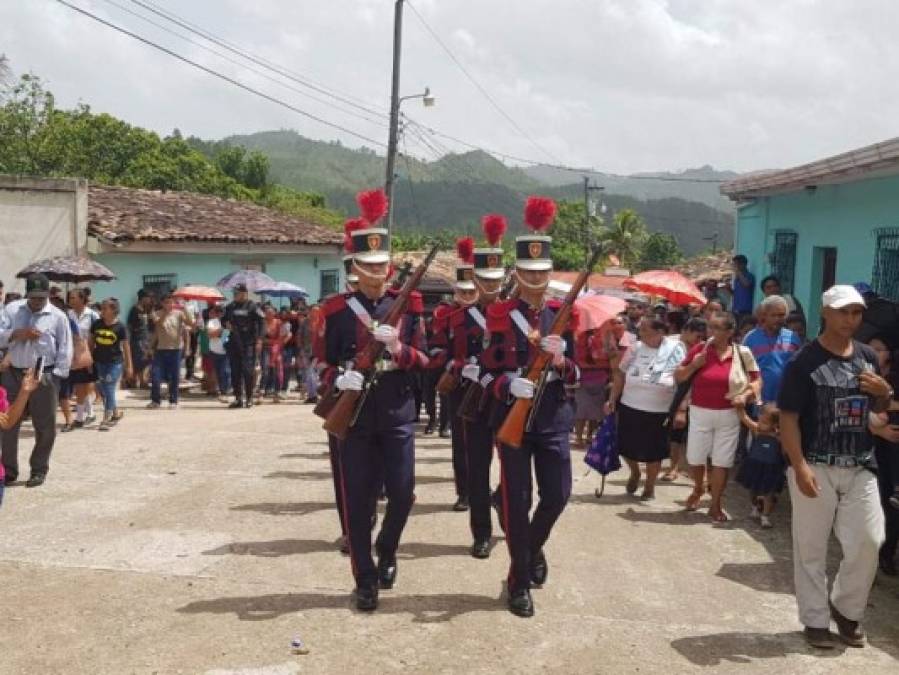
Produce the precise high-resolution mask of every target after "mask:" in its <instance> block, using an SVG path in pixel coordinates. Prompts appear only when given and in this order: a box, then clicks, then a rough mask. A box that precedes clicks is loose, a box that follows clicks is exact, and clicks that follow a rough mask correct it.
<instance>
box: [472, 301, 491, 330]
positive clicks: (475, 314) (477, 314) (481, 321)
mask: <svg viewBox="0 0 899 675" xmlns="http://www.w3.org/2000/svg"><path fill="white" fill-rule="evenodd" d="M468 316H470V317H471V318H472V319H474V322H475V323H476V324H478V326H480V327H481V330H487V320H486V319H485V318H484V315H483V314H481V310H479V309H478V308H477V307H475V306H474V305H472V306H471V307H469V308H468Z"/></svg>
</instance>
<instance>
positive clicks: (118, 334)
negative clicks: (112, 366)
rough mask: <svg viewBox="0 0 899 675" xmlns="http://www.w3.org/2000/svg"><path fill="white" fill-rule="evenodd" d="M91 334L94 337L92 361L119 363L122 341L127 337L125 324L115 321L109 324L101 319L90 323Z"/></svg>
mask: <svg viewBox="0 0 899 675" xmlns="http://www.w3.org/2000/svg"><path fill="white" fill-rule="evenodd" d="M91 335H92V336H93V338H94V361H96V362H97V363H120V362H121V361H122V358H123V357H122V343H123V342H124V341H125V340H127V339H128V334H127V332H126V331H125V326H123V325H122V324H121V322H119V321H116V322H115V323H114V324H112V325H111V326H109V325H107V324H106V322H105V321H103V319H97V320H96V321H94V323H93V324H91Z"/></svg>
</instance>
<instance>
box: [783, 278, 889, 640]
mask: <svg viewBox="0 0 899 675" xmlns="http://www.w3.org/2000/svg"><path fill="white" fill-rule="evenodd" d="M822 305H823V309H822V316H823V318H824V331H823V332H822V333H821V335H819V336H818V338H817V339H816V340H814V341H812V342H810V343H809V344H807V345H806V346H805V347H803V348H802V349H801V350H800V351H799V353H798V354H797V355H796V357H795V358H794V359H793V360H792V361H791V362H790V363H789V364H787V367H786V370H785V372H784V377H783V383H782V385H781V391H780V395H779V397H778V406H779V408H780V429H781V442H782V444H783V449H784V452H785V453H786V455H787V457H788V458H789V462H790V468H789V469H788V470H787V477H788V480H789V486H790V498H791V501H792V505H793V567H794V575H795V586H796V600H797V603H798V605H799V620H800V621H801V622H802V623H803V625H804V626H805V637H806V640H807V641H808V643H809V644H810V645H812V646H814V647H818V648H822V649H828V648H832V647H834V646H835V641H834V638H833V636H832V634H831V633H830V621H831V619H833V620H834V622H835V623H836V626H837V630H838V632H839V637H840V639H841V640H842V641H843V642H844V643H846V644H847V645H850V646H852V647H862V646H864V644H865V633H864V631H863V630H862V627H861V623H860V622H861V619H862V616H863V614H864V611H865V606H866V604H867V602H868V593H869V591H870V590H871V584H872V583H873V582H874V576H875V574H876V572H877V555H878V549H879V548H880V544H881V543H882V541H883V538H884V524H883V523H884V521H883V511H882V510H881V505H880V498H879V496H878V490H877V477H876V476H875V474H874V473H872V471H871V467H872V463H873V450H874V444H873V442H872V438H871V433H870V431H869V429H868V416H869V413H872V412H881V411H883V410H886V408H887V407H888V405H889V401H890V399H891V398H892V393H893V392H892V389H891V388H890V385H889V384H888V383H887V382H886V380H884V379H883V378H882V377H881V376H880V375H879V374H878V372H877V369H878V367H877V356H876V354H875V353H874V351H873V350H871V349H870V348H869V347H867V346H866V345H863V344H861V343H860V342H857V341H856V340H854V339H853V336H854V335H855V332H856V331H857V330H858V328H859V326H860V325H861V322H862V315H863V313H864V310H865V301H864V299H863V298H862V296H861V295H860V294H859V292H858V291H857V290H855V289H854V288H853V287H852V286H842V285H838V286H833V287H832V288H830V289H828V290H827V291H826V292H825V293H824V295H823V299H822ZM831 532H833V533H834V534H835V535H836V538H837V539H838V540H839V542H840V547H841V548H842V551H843V560H842V562H841V563H840V569H839V572H838V573H837V575H836V577H835V578H834V581H833V590H832V591H831V594H830V597H829V598H828V594H827V569H826V568H827V565H826V563H827V548H828V541H829V540H830V535H831Z"/></svg>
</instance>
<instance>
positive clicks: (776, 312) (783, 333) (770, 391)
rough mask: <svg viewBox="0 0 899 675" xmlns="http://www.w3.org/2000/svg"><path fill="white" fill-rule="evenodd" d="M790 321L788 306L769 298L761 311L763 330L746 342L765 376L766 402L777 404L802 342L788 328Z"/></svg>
mask: <svg viewBox="0 0 899 675" xmlns="http://www.w3.org/2000/svg"><path fill="white" fill-rule="evenodd" d="M786 319H787V302H786V300H784V299H783V298H782V297H781V296H779V295H769V296H768V297H767V298H765V300H764V301H763V302H762V304H761V306H760V310H759V327H758V328H755V329H753V330H751V331H749V333H748V334H747V335H746V337H745V338H744V339H743V345H744V346H745V347H748V348H749V350H750V351H751V352H752V355H753V356H754V357H755V361H756V363H758V366H759V370H760V372H761V375H762V402H763V403H773V402H775V401H777V396H778V394H779V393H780V383H781V379H782V378H783V373H784V369H785V368H786V366H787V363H789V362H790V360H791V359H792V358H793V356H794V355H795V354H796V352H797V351H799V348H800V347H801V346H802V342H801V340H800V339H799V336H798V335H796V333H794V332H793V331H791V330H788V329H787V328H784V323H785V322H786Z"/></svg>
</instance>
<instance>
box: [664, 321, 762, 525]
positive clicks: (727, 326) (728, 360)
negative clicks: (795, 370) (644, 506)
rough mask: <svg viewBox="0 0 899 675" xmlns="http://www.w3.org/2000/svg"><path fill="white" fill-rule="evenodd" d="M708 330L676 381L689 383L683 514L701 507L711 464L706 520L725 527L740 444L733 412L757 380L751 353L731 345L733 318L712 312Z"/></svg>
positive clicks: (755, 390)
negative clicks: (689, 485)
mask: <svg viewBox="0 0 899 675" xmlns="http://www.w3.org/2000/svg"><path fill="white" fill-rule="evenodd" d="M709 331H710V332H711V334H712V337H711V339H709V340H708V341H707V342H703V343H700V344H697V345H696V346H694V347H693V348H692V349H691V350H690V352H689V353H688V354H687V358H686V359H684V362H683V363H682V364H681V366H680V367H679V368H677V370H676V371H675V374H674V377H675V379H676V380H677V381H678V382H679V383H681V382H686V381H688V380H690V379H692V381H693V386H692V391H691V394H690V396H691V403H690V408H689V412H690V429H689V432H688V436H687V463H688V464H689V465H690V473H691V474H692V475H693V482H694V487H693V493H692V494H691V495H690V496H689V497H688V498H687V510H688V511H695V510H696V509H698V508H699V502H700V500H701V499H702V495H703V493H704V491H705V490H704V488H705V480H706V467H707V464H708V462H709V461H710V460H711V472H710V475H709V482H710V484H711V492H712V503H711V505H710V506H709V517H711V518H712V520H714V521H715V522H718V523H723V522H726V521H727V520H729V516H728V515H727V513H726V512H725V510H724V504H723V498H724V487H725V485H726V484H727V474H728V471H729V470H730V468H731V467H733V465H734V459H735V457H736V454H737V444H738V443H739V440H740V416H739V414H738V412H737V408H738V407H740V406H745V405H746V403H748V402H750V401H753V400H757V399H758V397H759V390H760V388H761V379H760V378H759V368H758V366H757V365H756V363H755V359H754V358H753V356H752V352H751V351H749V349H747V348H745V347H742V346H741V345H738V344H735V343H734V334H735V332H736V321H735V319H734V316H733V314H730V313H729V312H717V313H715V314H714V315H713V316H712V318H711V320H710V321H709Z"/></svg>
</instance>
